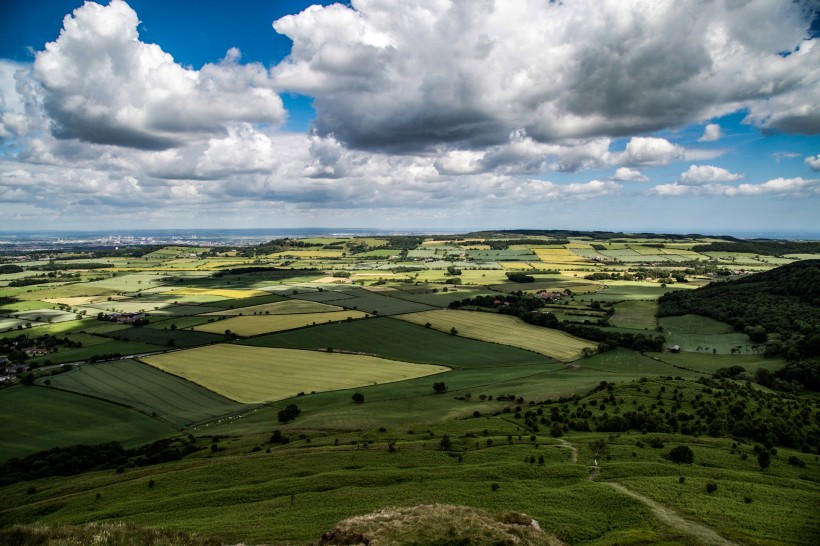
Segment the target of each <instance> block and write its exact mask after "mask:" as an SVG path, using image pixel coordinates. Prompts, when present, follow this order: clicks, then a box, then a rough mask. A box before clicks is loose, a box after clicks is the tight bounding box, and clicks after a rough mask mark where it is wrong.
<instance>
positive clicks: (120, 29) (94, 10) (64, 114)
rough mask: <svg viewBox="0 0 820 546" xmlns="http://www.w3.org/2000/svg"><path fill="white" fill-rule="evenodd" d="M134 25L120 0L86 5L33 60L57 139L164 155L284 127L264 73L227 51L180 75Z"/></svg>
mask: <svg viewBox="0 0 820 546" xmlns="http://www.w3.org/2000/svg"><path fill="white" fill-rule="evenodd" d="M138 23H139V20H138V19H137V14H136V13H135V12H134V10H133V9H131V7H130V6H128V4H126V3H125V2H123V1H121V0H112V1H111V3H110V4H109V5H108V6H101V5H99V4H95V3H93V2H86V3H85V4H84V5H83V6H82V7H80V8H77V9H76V10H75V11H74V14H73V16H72V15H67V16H66V17H65V19H64V21H63V30H62V31H61V33H60V36H59V37H58V38H57V40H56V41H54V42H50V43H48V44H46V49H45V51H40V52H38V53H37V55H36V60H35V62H34V76H35V78H36V79H37V81H39V83H40V84H42V86H43V89H44V98H45V100H44V104H45V107H46V110H47V112H48V113H49V115H50V116H51V119H52V121H53V132H54V134H55V135H56V136H58V137H61V138H77V139H80V140H84V141H87V142H93V143H99V144H114V145H120V146H127V147H134V148H142V149H165V148H169V147H174V146H178V145H180V144H181V143H182V142H183V141H185V140H186V138H188V137H189V136H190V134H196V133H214V132H217V131H222V130H223V129H224V125H225V124H227V123H230V122H268V123H273V124H279V123H281V122H282V121H283V120H284V119H285V110H284V108H283V106H282V101H281V99H280V98H279V96H278V95H277V94H276V93H275V92H274V91H272V90H271V87H270V79H269V77H268V74H267V71H266V69H265V68H264V67H263V66H262V65H260V64H250V65H241V64H239V63H238V62H237V60H238V56H239V53H238V51H236V50H231V51H229V52H228V55H226V57H225V59H223V60H222V61H221V62H219V63H217V64H207V65H205V66H203V67H202V69H201V70H198V71H197V70H192V69H190V68H185V67H182V66H181V65H179V64H178V63H176V62H174V59H173V57H172V56H171V55H169V54H168V53H166V52H164V51H163V50H162V49H161V48H160V47H159V46H158V45H156V44H146V43H143V42H141V41H140V40H139V35H138V33H137V25H138ZM217 105H218V106H217Z"/></svg>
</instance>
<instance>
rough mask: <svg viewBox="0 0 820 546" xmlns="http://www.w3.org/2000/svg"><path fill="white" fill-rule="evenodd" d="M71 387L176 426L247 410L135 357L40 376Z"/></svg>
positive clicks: (52, 383) (67, 388)
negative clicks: (133, 358) (58, 373)
mask: <svg viewBox="0 0 820 546" xmlns="http://www.w3.org/2000/svg"><path fill="white" fill-rule="evenodd" d="M45 381H49V382H50V386H51V387H52V388H57V389H62V390H65V391H71V392H75V393H78V394H84V395H88V396H93V397H97V398H103V399H105V400H109V401H111V402H115V403H117V404H121V405H125V406H130V407H133V408H136V409H138V410H140V411H142V412H143V413H146V414H148V415H154V416H156V417H159V418H160V419H162V420H164V421H166V422H168V423H170V424H171V425H173V426H174V427H176V428H181V427H189V426H191V425H192V424H194V423H197V422H200V421H210V420H213V419H215V418H217V417H221V416H223V415H228V414H232V413H238V412H241V411H246V410H247V409H249V406H245V405H242V404H237V403H236V402H234V401H232V400H229V399H227V398H225V397H223V396H220V395H218V394H216V393H214V392H211V391H209V390H207V389H204V388H202V387H200V386H199V385H197V384H195V383H191V382H190V381H186V380H185V379H182V378H181V377H177V376H175V375H171V374H169V373H165V372H163V371H160V370H158V369H156V368H152V367H151V366H147V365H145V364H142V363H140V362H137V361H134V360H118V361H115V362H104V363H100V364H93V365H84V366H78V367H76V368H75V369H74V370H72V371H70V372H68V373H62V374H60V375H56V376H53V377H49V378H43V379H39V380H38V381H37V383H38V384H39V385H43V384H44V382H45Z"/></svg>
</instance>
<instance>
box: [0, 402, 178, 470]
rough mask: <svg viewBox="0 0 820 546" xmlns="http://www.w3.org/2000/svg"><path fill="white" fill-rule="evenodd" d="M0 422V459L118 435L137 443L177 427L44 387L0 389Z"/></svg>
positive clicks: (121, 438) (122, 440)
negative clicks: (0, 429)
mask: <svg viewBox="0 0 820 546" xmlns="http://www.w3.org/2000/svg"><path fill="white" fill-rule="evenodd" d="M0 422H2V423H3V432H2V440H3V441H2V442H0V460H6V459H8V458H11V457H21V456H24V455H28V454H29V453H32V452H34V451H40V450H44V449H48V448H52V447H56V446H67V445H74V444H83V443H85V444H97V443H102V442H109V441H112V440H116V441H119V442H122V443H123V444H124V445H127V446H135V445H140V444H144V443H148V442H151V441H154V440H157V439H159V438H163V437H166V436H170V435H173V434H175V433H176V430H175V429H174V428H173V427H171V426H170V425H168V424H167V423H164V422H162V421H160V420H158V419H152V418H151V417H148V416H147V415H145V414H143V413H140V412H138V411H135V410H132V409H128V408H125V407H122V406H118V405H115V404H111V403H109V402H105V401H102V400H98V399H95V398H89V397H87V396H81V395H79V394H74V393H70V392H64V391H60V390H57V389H49V388H43V387H11V388H7V389H3V390H0Z"/></svg>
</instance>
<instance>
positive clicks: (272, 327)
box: [194, 310, 367, 337]
mask: <svg viewBox="0 0 820 546" xmlns="http://www.w3.org/2000/svg"><path fill="white" fill-rule="evenodd" d="M366 316H367V314H366V313H362V312H361V311H350V310H347V311H330V312H326V313H303V314H300V315H255V316H254V315H251V316H246V315H243V316H241V317H231V318H229V319H225V320H217V321H215V322H211V323H207V324H200V325H199V326H194V330H197V331H199V332H209V333H212V334H222V333H225V331H226V330H230V331H231V332H233V333H235V334H237V335H239V336H242V337H249V336H258V335H259V334H268V333H271V332H281V331H282V330H293V329H294V328H304V327H305V326H314V325H316V324H323V323H327V322H339V321H342V320H348V319H351V320H355V319H360V318H364V317H366Z"/></svg>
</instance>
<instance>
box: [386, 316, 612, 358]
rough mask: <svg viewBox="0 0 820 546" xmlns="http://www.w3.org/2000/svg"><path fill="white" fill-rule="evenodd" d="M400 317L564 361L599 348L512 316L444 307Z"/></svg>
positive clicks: (437, 328) (415, 322)
mask: <svg viewBox="0 0 820 546" xmlns="http://www.w3.org/2000/svg"><path fill="white" fill-rule="evenodd" d="M398 318H400V319H402V320H406V321H408V322H412V323H414V324H421V325H425V324H427V323H429V324H430V327H431V328H435V329H436V330H441V331H443V332H450V331H451V329H452V328H455V329H456V330H457V331H458V335H460V336H465V337H470V338H473V339H479V340H481V341H489V342H491V343H500V344H502V345H510V346H512V347H519V348H521V349H527V350H529V351H533V352H536V353H538V354H542V355H546V356H549V357H551V358H554V359H556V360H561V361H563V362H569V361H572V360H576V359H578V358H581V356H582V351H583V349H585V348H589V349H591V350H595V349H596V348H597V345H596V344H594V343H592V342H590V341H586V340H583V339H580V338H577V337H573V336H571V335H569V334H565V333H564V332H560V331H558V330H551V329H549V328H542V327H540V326H533V325H531V324H527V323H525V322H523V321H521V320H520V319H518V318H516V317H512V316H509V315H498V314H495V313H478V312H471V311H456V310H453V309H441V310H438V311H425V312H422V313H412V314H409V315H402V316H401V317H398Z"/></svg>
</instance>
